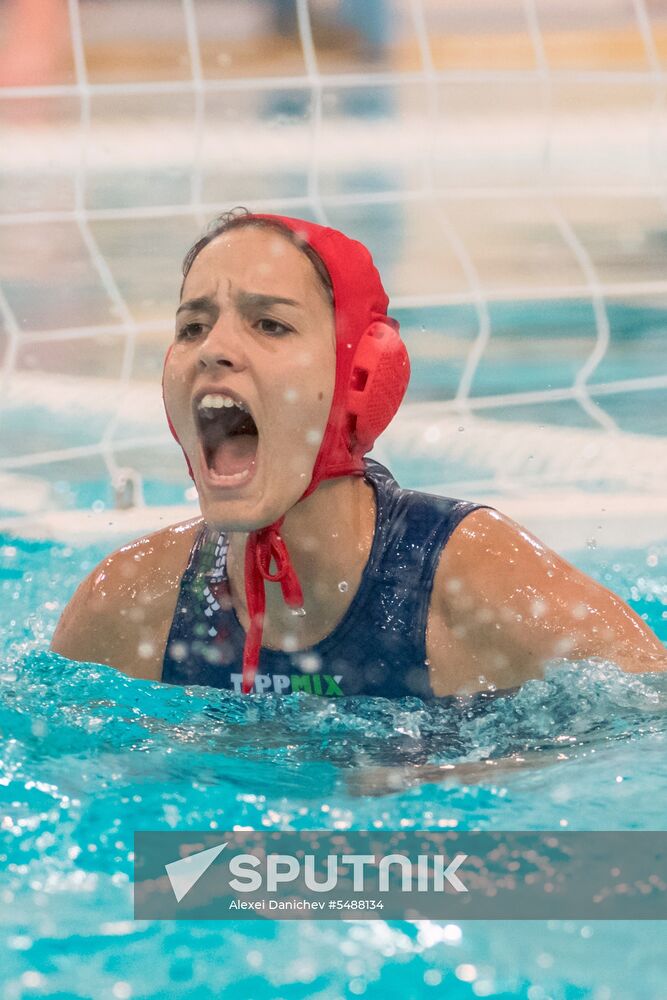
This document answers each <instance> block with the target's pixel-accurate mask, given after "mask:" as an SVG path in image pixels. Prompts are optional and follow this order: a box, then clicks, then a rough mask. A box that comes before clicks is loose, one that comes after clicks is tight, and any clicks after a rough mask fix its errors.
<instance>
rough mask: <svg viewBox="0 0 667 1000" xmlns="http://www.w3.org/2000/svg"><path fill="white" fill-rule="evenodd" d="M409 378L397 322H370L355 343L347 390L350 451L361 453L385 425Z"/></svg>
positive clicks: (403, 345) (390, 417) (386, 319)
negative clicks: (355, 347)
mask: <svg viewBox="0 0 667 1000" xmlns="http://www.w3.org/2000/svg"><path fill="white" fill-rule="evenodd" d="M409 381H410V361H409V358H408V352H407V349H406V347H405V344H404V343H403V341H402V340H401V337H400V334H399V332H398V323H396V321H395V320H392V319H390V318H389V317H386V318H385V319H383V320H377V321H376V322H374V323H371V325H370V326H369V327H367V329H366V330H365V331H364V333H363V334H362V336H361V339H360V340H359V343H358V344H357V349H356V351H355V353H354V360H353V362H352V370H351V375H350V384H349V388H348V393H347V405H346V412H347V431H348V434H349V440H350V451H351V452H352V453H353V454H361V455H364V454H365V453H366V452H367V451H370V449H371V448H372V447H373V444H374V443H375V439H376V438H378V437H379V436H380V434H381V433H382V432H383V431H384V430H385V428H386V427H387V426H388V424H389V423H390V421H391V420H392V418H393V417H394V415H395V414H396V411H397V410H398V408H399V406H400V405H401V400H402V399H403V396H404V395H405V390H406V389H407V387H408V382H409Z"/></svg>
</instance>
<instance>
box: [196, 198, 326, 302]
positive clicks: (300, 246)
mask: <svg viewBox="0 0 667 1000" xmlns="http://www.w3.org/2000/svg"><path fill="white" fill-rule="evenodd" d="M251 226H253V227H254V228H256V229H273V230H275V232H277V233H280V235H281V236H284V237H285V238H286V239H288V240H289V241H290V243H291V244H292V245H293V246H295V247H296V248H297V250H300V251H301V252H302V253H303V254H305V255H306V257H307V258H308V260H309V261H310V263H311V264H312V265H313V267H314V269H315V273H316V275H317V279H318V281H319V283H320V286H321V288H322V290H323V292H324V294H325V296H326V298H327V301H328V302H329V304H330V305H332V306H333V298H334V297H333V283H332V281H331V276H330V274H329V272H328V270H327V266H326V264H325V263H324V261H323V260H322V258H321V257H320V255H319V254H318V253H317V252H316V251H315V250H313V248H312V247H311V246H310V245H309V244H308V243H306V242H305V240H303V239H301V238H300V237H299V235H298V234H297V233H295V232H294V231H293V230H292V229H289V228H288V227H287V226H284V225H283V224H282V222H278V221H277V220H275V221H274V220H269V219H256V218H254V217H253V216H252V215H251V213H250V212H249V211H248V209H247V208H241V207H238V208H232V209H231V210H230V211H229V212H223V214H222V215H219V216H218V218H217V219H214V220H213V222H211V223H210V224H209V225H208V227H207V229H206V232H205V233H204V235H203V236H201V237H200V238H199V239H198V240H197V242H196V243H194V244H193V245H192V246H191V247H190V249H189V250H188V252H187V253H186V255H185V257H184V259H183V284H182V285H181V295H182V294H183V285H184V284H185V279H186V278H187V276H188V274H189V272H190V268H191V267H192V265H193V264H194V262H195V260H196V259H197V257H198V255H199V254H200V252H201V251H202V250H203V249H204V247H205V246H208V244H209V243H211V241H212V240H215V239H217V237H218V236H222V234H223V233H228V232H230V230H232V229H241V228H243V227H246V228H250V227H251Z"/></svg>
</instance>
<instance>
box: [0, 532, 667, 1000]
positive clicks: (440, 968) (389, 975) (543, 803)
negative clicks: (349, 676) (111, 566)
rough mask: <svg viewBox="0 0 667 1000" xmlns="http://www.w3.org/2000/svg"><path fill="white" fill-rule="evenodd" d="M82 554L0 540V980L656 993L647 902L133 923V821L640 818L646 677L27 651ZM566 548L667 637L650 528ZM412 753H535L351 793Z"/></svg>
mask: <svg viewBox="0 0 667 1000" xmlns="http://www.w3.org/2000/svg"><path fill="white" fill-rule="evenodd" d="M105 554H106V550H105V548H104V547H103V546H93V547H88V548H72V547H67V546H64V545H61V544H53V543H47V542H28V541H21V540H17V539H13V538H5V539H0V581H1V582H0V586H1V588H2V591H1V593H2V599H1V601H0V616H1V617H0V621H1V623H2V633H1V634H2V644H3V648H2V666H1V667H0V734H1V735H2V753H1V755H0V795H1V797H2V820H1V823H2V831H1V834H0V861H1V862H2V864H1V867H0V870H1V871H2V876H1V878H0V902H1V903H2V905H1V906H0V926H1V930H2V933H0V967H1V968H2V970H3V981H4V994H3V995H4V997H6V998H7V1000H16V998H19V997H21V998H22V997H29V996H49V997H58V998H65V997H91V996H94V997H95V998H96V1000H97V998H99V1000H102V998H107V997H108V998H110V1000H114V998H115V1000H122V998H130V997H132V998H136V997H142V998H157V997H160V998H162V997H170V998H171V997H178V996H187V997H192V998H196V1000H200V998H201V1000H204V998H209V997H210V998H214V997H215V998H220V997H225V998H227V997H228V998H235V1000H236V998H243V1000H253V998H254V1000H269V998H270V1000H276V998H280V997H283V998H289V1000H292V998H304V1000H305V998H318V1000H338V998H342V997H345V998H348V997H349V998H352V997H359V996H363V997H367V998H387V997H399V996H400V997H402V998H410V997H429V996H433V997H445V996H446V997H447V998H454V1000H456V998H459V997H461V998H463V997H465V998H473V997H484V996H493V997H525V998H527V1000H547V998H560V997H562V998H568V1000H569V998H580V997H582V998H583V997H591V998H593V1000H616V998H619V1000H627V998H637V1000H640V998H646V1000H649V998H650V1000H656V998H660V997H664V996H665V995H666V993H667V985H666V984H667V949H666V948H665V940H666V938H665V935H666V931H667V928H666V926H665V924H664V923H658V922H635V923H632V922H626V921H621V922H614V923H611V922H609V923H603V922H599V921H598V922H591V921H588V922H583V921H534V922H512V921H508V922H504V923H501V922H497V921H496V922H490V921H489V922H467V923H466V922H460V923H459V924H456V923H444V922H436V921H417V922H408V921H391V922H386V921H345V922H341V923H333V922H318V921H305V922H298V923H297V922H294V923H290V922H272V921H260V920H257V921H243V922H235V921H225V922H211V923H207V922H204V921H182V922H178V923H176V922H169V921H165V922H157V921H155V922H148V921H137V922H135V921H133V919H132V884H131V877H132V842H133V833H134V831H135V830H167V829H182V830H187V829H198V830H202V829H212V830H216V829H220V830H225V829H230V828H233V827H248V828H251V829H274V830H287V829H294V830H298V829H325V830H331V829H359V830H363V829H372V828H380V829H387V830H392V829H423V830H426V829H433V830H435V829H442V828H450V829H460V830H469V829H481V830H491V829H496V830H512V829H515V830H538V829H566V828H567V829H579V830H609V829H614V830H635V829H636V830H640V829H641V830H655V829H662V828H664V827H665V818H666V806H665V804H666V803H667V675H641V676H637V675H624V674H623V673H621V672H620V671H619V670H618V669H617V668H616V667H614V666H613V664H607V663H603V662H599V661H598V662H590V663H584V664H576V665H564V664H561V665H555V666H554V667H552V668H550V671H549V673H548V675H547V678H546V679H545V680H544V681H532V682H529V683H528V684H526V685H524V687H523V688H522V689H521V690H520V691H519V692H518V693H516V694H515V695H513V696H507V697H499V698H497V699H496V700H494V701H492V702H491V703H489V704H487V705H485V706H483V707H481V708H480V707H479V706H478V705H475V703H474V702H470V701H468V702H466V703H463V702H455V703H451V704H446V703H445V704H439V705H430V706H429V705H426V704H424V703H421V702H418V701H417V700H416V699H405V700H403V701H396V702H390V701H385V700H383V699H364V698H359V699H353V698H347V699H340V700H338V699H336V700H334V699H331V700H330V699H326V700H325V699H322V700H320V699H317V698H313V697H309V696H304V695H292V696H289V697H284V698H280V697H275V696H266V697H262V698H253V699H248V698H243V697H242V696H236V695H230V694H228V693H226V692H222V691H218V690H214V689H210V688H201V687H193V688H188V689H186V688H178V687H170V686H167V685H161V684H155V683H151V682H144V681H137V680H132V679H130V678H128V677H125V676H124V675H122V674H119V673H118V672H116V671H114V670H112V669H109V668H103V667H97V666H89V665H88V666H87V665H82V664H75V663H71V662H69V661H67V660H65V659H63V658H61V657H58V656H55V655H53V654H50V653H49V652H48V651H47V647H48V642H49V639H50V635H51V633H52V631H53V628H54V627H55V623H56V621H57V619H58V617H59V615H60V612H61V610H62V608H63V607H64V605H65V603H66V601H67V600H68V598H69V596H70V595H71V593H72V591H73V590H74V588H75V586H76V584H77V583H78V581H79V580H80V579H81V577H82V576H83V575H84V574H85V573H86V572H87V571H88V570H89V569H91V568H92V567H93V566H94V565H95V564H96V563H97V562H98V561H99V559H100V558H102V556H103V555H105ZM573 560H574V561H575V562H577V564H578V565H579V566H580V567H581V568H582V569H584V570H585V571H587V572H589V573H590V574H591V575H592V576H594V577H596V578H597V579H599V580H601V581H602V582H603V583H605V584H606V585H607V586H610V587H611V588H612V589H614V590H615V591H616V592H617V593H619V594H620V595H621V596H622V597H624V598H625V599H626V600H628V601H629V603H630V604H631V605H632V606H633V607H634V608H635V610H637V611H638V613H639V614H641V615H642V616H643V617H644V618H645V619H646V620H647V621H649V623H650V624H651V626H652V627H653V629H654V630H655V631H656V632H657V633H658V635H660V637H661V639H662V640H663V642H665V641H667V613H666V612H665V611H664V607H665V595H666V594H667V571H666V568H665V567H666V566H667V543H665V544H660V545H655V546H653V547H652V548H651V549H650V550H648V551H646V550H642V551H634V550H627V551H615V552H610V551H607V550H604V549H596V550H587V551H585V552H583V553H579V554H576V555H575V556H573ZM424 751H426V752H428V753H430V754H431V757H432V759H434V760H437V761H453V762H457V761H468V762H474V761H475V760H478V759H480V758H482V757H485V756H488V755H491V756H494V757H503V756H506V755H508V754H511V753H514V752H516V751H534V752H535V753H539V755H540V757H541V759H538V764H537V765H535V764H534V753H533V755H532V759H533V764H532V766H531V767H529V768H526V769H525V770H514V771H512V772H511V773H507V774H494V775H493V776H492V777H491V776H488V775H484V778H483V780H475V781H471V782H470V783H468V784H464V783H461V782H449V783H447V784H437V785H436V784H428V785H421V786H415V787H411V788H406V789H403V790H399V791H393V792H389V793H386V792H385V794H361V792H362V791H363V789H364V787H365V786H364V785H363V781H364V776H367V775H368V774H369V773H370V771H369V769H370V768H371V767H387V766H388V765H391V764H405V763H409V762H410V761H411V760H413V759H417V757H418V756H419V755H420V754H422V753H423V752H424ZM376 790H377V791H379V790H380V789H379V788H378V789H376Z"/></svg>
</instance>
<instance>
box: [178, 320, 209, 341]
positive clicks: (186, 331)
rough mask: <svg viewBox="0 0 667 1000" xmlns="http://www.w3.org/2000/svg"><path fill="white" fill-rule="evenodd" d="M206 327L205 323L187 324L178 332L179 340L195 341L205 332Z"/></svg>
mask: <svg viewBox="0 0 667 1000" xmlns="http://www.w3.org/2000/svg"><path fill="white" fill-rule="evenodd" d="M205 329H206V325H205V324H204V323H185V325H184V326H182V327H181V328H180V330H179V331H178V339H179V340H193V339H194V338H195V337H198V336H199V335H200V334H201V333H202V332H203V331H204V330H205Z"/></svg>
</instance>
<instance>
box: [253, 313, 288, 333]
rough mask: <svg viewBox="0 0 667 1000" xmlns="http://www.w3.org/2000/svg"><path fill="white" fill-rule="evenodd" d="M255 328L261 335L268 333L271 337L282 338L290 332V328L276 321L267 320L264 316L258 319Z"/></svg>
mask: <svg viewBox="0 0 667 1000" xmlns="http://www.w3.org/2000/svg"><path fill="white" fill-rule="evenodd" d="M257 326H258V327H259V329H260V330H261V331H262V333H268V334H269V335H270V336H273V337H283V336H284V335H285V334H286V333H291V332H292V327H291V326H286V325H285V323H279V322H278V320H277V319H269V317H268V316H265V317H264V319H260V320H259V322H258V323H257Z"/></svg>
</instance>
